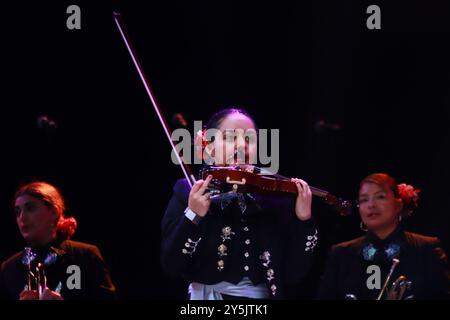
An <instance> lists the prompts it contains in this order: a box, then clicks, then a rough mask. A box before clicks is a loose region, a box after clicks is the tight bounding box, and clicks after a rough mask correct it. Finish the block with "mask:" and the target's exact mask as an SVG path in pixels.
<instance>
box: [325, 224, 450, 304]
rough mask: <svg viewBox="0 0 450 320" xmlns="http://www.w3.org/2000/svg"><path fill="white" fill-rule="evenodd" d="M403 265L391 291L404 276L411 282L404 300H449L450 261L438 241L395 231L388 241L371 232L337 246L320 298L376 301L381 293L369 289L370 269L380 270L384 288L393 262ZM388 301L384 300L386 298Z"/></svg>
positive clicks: (398, 266) (330, 259)
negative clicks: (347, 296) (409, 298)
mask: <svg viewBox="0 0 450 320" xmlns="http://www.w3.org/2000/svg"><path fill="white" fill-rule="evenodd" d="M393 258H397V259H398V260H399V261H400V263H399V264H398V265H397V267H396V268H395V270H394V273H393V274H392V277H391V281H390V283H389V285H388V289H389V288H391V286H392V283H393V282H394V281H395V280H396V279H398V277H399V276H400V275H403V276H406V278H407V279H408V280H409V281H411V288H410V290H407V291H406V294H405V295H404V298H406V297H408V296H411V295H412V296H413V299H448V297H449V295H448V294H449V288H450V286H449V284H450V281H449V273H448V265H447V257H446V254H445V252H444V251H443V250H442V249H441V248H440V245H439V240H438V239H437V238H432V237H425V236H422V235H419V234H415V233H410V232H405V231H403V230H402V228H398V229H397V230H395V231H394V232H393V233H392V234H391V235H390V236H389V237H387V238H386V239H384V240H380V239H378V238H377V237H376V236H375V235H374V234H372V233H370V232H368V234H367V235H366V236H365V237H360V238H357V239H354V240H351V241H348V242H344V243H340V244H337V245H335V246H334V247H333V248H332V249H331V252H330V255H329V259H328V263H327V266H326V269H325V273H324V276H323V278H322V282H321V286H320V288H319V291H318V295H317V297H318V298H319V299H333V300H340V299H345V298H346V295H354V296H355V297H356V299H358V300H374V299H376V298H377V296H378V294H379V293H380V290H379V289H376V288H374V289H369V288H368V286H367V280H368V278H369V277H370V276H371V274H373V271H371V272H369V273H368V271H367V268H368V267H369V266H370V265H376V266H379V267H380V271H381V287H382V286H383V284H384V282H385V280H386V277H387V274H388V273H389V270H390V268H391V266H392V259H393ZM383 299H384V297H383Z"/></svg>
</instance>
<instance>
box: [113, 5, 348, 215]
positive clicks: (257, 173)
mask: <svg viewBox="0 0 450 320" xmlns="http://www.w3.org/2000/svg"><path fill="white" fill-rule="evenodd" d="M113 18H114V22H115V23H116V26H117V29H118V31H119V33H120V35H121V37H122V39H123V41H124V43H125V46H126V47H127V49H128V52H129V54H130V56H131V60H132V61H133V63H134V65H135V67H136V70H137V72H138V74H139V77H140V78H141V80H142V83H143V85H144V87H145V90H146V92H147V94H148V96H149V99H150V101H151V103H152V106H153V108H154V110H155V112H156V114H157V116H158V119H159V120H160V122H161V125H162V127H163V129H164V133H165V134H166V137H167V138H168V140H169V143H170V145H171V147H172V150H173V151H174V154H175V156H176V158H177V160H178V163H179V164H180V167H181V170H182V171H183V174H184V176H185V178H186V180H187V182H188V184H189V186H190V187H191V188H192V186H193V184H194V183H195V181H196V179H195V177H194V175H193V174H192V170H191V168H190V167H189V166H188V165H187V164H186V163H185V162H184V161H183V159H182V157H181V156H180V154H179V152H178V151H177V149H176V147H175V144H174V142H173V141H172V138H171V130H170V128H169V126H168V125H167V122H166V120H165V118H164V116H163V113H162V112H161V109H160V107H159V106H158V104H157V102H156V99H155V97H154V95H153V93H152V90H151V88H150V84H149V82H148V81H147V77H146V76H145V74H144V71H143V70H142V67H141V64H140V62H139V59H138V57H137V54H136V52H135V49H134V47H133V45H132V44H131V41H130V39H129V36H128V34H127V32H126V28H125V26H124V23H123V20H122V17H121V14H120V13H116V12H114V13H113ZM200 175H201V177H202V178H203V179H205V178H206V177H207V176H208V175H212V176H213V179H212V183H211V184H210V186H209V188H208V189H209V192H210V194H211V197H212V198H217V197H220V196H221V195H223V194H226V193H229V192H241V193H243V192H248V193H260V194H283V193H284V194H286V193H290V194H297V187H296V185H295V183H294V182H292V181H291V180H290V179H289V178H286V177H283V176H281V175H273V174H270V173H264V169H261V168H257V167H254V166H248V165H243V166H235V167H206V168H204V169H202V170H201V174H200ZM310 188H311V192H312V194H313V195H314V196H317V197H319V198H321V199H322V200H323V201H324V202H326V203H328V204H330V205H332V206H334V207H335V208H336V209H337V210H338V212H339V213H340V214H341V215H342V216H346V215H349V214H351V209H352V205H351V203H350V202H349V201H346V200H342V199H341V198H338V197H336V196H334V195H332V194H331V193H329V192H328V191H325V190H321V189H318V188H314V187H310Z"/></svg>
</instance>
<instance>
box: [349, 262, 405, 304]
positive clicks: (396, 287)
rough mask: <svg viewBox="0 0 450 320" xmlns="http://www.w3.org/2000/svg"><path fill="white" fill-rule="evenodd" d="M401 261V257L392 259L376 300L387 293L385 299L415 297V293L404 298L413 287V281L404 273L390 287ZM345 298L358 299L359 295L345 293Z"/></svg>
mask: <svg viewBox="0 0 450 320" xmlns="http://www.w3.org/2000/svg"><path fill="white" fill-rule="evenodd" d="M399 263H400V260H399V259H396V258H394V259H392V266H391V269H390V270H389V273H388V275H387V277H386V280H385V281H384V284H383V287H382V288H381V290H380V293H379V294H378V296H377V298H376V300H381V299H382V298H383V296H384V294H385V293H386V297H385V300H409V299H412V298H414V296H413V295H409V296H407V297H406V298H403V296H404V295H405V293H406V291H407V290H408V289H410V288H411V285H412V282H411V281H409V280H408V279H407V278H406V277H405V276H404V275H401V276H399V277H398V278H397V279H396V280H395V281H394V282H393V283H392V286H391V287H390V288H389V289H388V285H389V282H390V281H391V277H392V274H393V273H394V270H395V268H396V267H397V266H398V264H399ZM345 300H357V297H356V296H355V295H354V294H347V295H345Z"/></svg>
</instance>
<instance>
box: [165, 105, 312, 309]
mask: <svg viewBox="0 0 450 320" xmlns="http://www.w3.org/2000/svg"><path fill="white" fill-rule="evenodd" d="M207 127H208V128H215V129H218V130H217V131H216V134H215V139H213V141H208V142H207V143H205V144H204V146H203V147H204V151H205V154H207V158H209V160H212V161H213V163H214V165H216V166H225V167H226V166H236V165H246V164H249V163H255V162H254V160H255V158H256V154H257V147H256V145H257V144H256V142H257V141H256V139H246V137H245V132H246V131H249V130H254V131H255V132H256V125H255V123H254V121H253V119H252V117H251V116H250V115H249V114H248V113H247V112H245V111H243V110H239V109H225V110H223V111H221V112H219V113H217V114H215V115H214V116H213V117H212V118H211V119H210V121H209V122H208V124H207ZM231 133H233V134H231ZM230 134H231V135H230ZM230 149H231V150H232V152H231V153H230V152H228V151H227V150H230ZM211 180H212V176H211V175H209V176H207V177H206V178H205V180H197V181H196V182H195V183H194V184H193V187H192V189H190V187H189V184H188V182H187V181H186V180H185V179H184V180H179V181H178V182H177V183H176V184H175V186H174V190H173V196H172V198H171V199H170V202H169V204H168V207H167V210H166V212H165V215H164V217H163V221H162V248H161V261H162V266H163V269H164V270H165V271H166V272H167V273H169V274H171V275H173V276H175V277H183V278H184V279H186V280H188V281H189V282H190V285H189V294H190V299H200V300H221V299H268V298H271V299H279V298H282V297H284V294H285V287H286V286H287V285H296V284H298V283H299V282H301V280H302V279H303V278H304V276H305V274H306V273H307V272H308V270H309V268H310V266H311V262H312V259H313V252H314V247H315V246H316V244H317V230H316V229H315V226H314V223H313V220H312V219H311V201H312V194H311V189H310V187H309V186H308V184H307V183H306V182H305V181H303V180H301V179H292V182H293V183H294V184H295V186H296V188H297V195H296V197H295V199H294V198H292V197H290V196H280V195H277V196H273V195H264V196H263V195H261V194H256V193H255V194H250V193H241V192H235V193H228V194H227V195H226V196H224V197H218V198H214V199H212V198H211V193H210V185H211V182H212V181H211Z"/></svg>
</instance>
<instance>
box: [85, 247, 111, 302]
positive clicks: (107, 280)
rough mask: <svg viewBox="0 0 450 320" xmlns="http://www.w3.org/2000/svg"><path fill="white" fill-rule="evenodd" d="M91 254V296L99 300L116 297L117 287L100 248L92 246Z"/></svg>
mask: <svg viewBox="0 0 450 320" xmlns="http://www.w3.org/2000/svg"><path fill="white" fill-rule="evenodd" d="M89 254H90V259H89V264H90V266H89V275H88V276H89V283H90V284H91V285H90V291H91V292H90V293H89V294H90V296H91V297H93V298H95V299H98V300H106V299H115V298H116V288H115V287H114V284H113V282H112V280H111V275H110V272H109V268H108V267H107V265H106V263H105V261H104V260H103V257H102V254H101V253H100V250H99V249H98V248H97V247H96V246H91V248H90V250H89Z"/></svg>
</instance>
